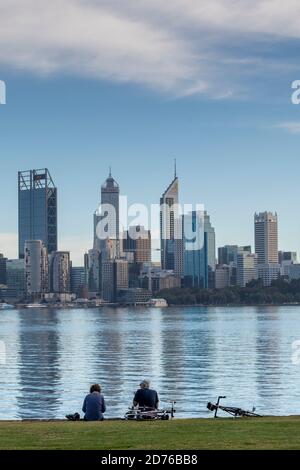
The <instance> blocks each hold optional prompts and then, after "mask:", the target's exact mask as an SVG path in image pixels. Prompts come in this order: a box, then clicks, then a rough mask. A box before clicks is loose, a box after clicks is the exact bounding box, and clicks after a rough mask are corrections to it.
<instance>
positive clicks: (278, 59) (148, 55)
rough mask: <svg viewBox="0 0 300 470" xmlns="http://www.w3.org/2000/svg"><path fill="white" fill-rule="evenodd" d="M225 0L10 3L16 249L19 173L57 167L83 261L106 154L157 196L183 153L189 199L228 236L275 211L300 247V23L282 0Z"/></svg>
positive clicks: (7, 131) (6, 41) (132, 183)
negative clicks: (299, 100) (297, 86)
mask: <svg viewBox="0 0 300 470" xmlns="http://www.w3.org/2000/svg"><path fill="white" fill-rule="evenodd" d="M38 3H39V5H40V4H41V3H43V2H42V1H40V2H38ZM228 3H232V8H231V10H230V8H229V10H230V11H227V10H228V8H224V4H226V2H223V1H221V0H220V1H217V0H216V1H215V0H213V1H212V2H211V4H210V7H207V8H204V5H205V3H204V2H196V1H194V0H186V1H185V2H181V1H179V0H174V1H173V2H166V3H165V4H164V5H159V2H156V1H152V2H148V1H147V0H145V1H143V2H132V1H130V0H128V1H125V2H123V3H120V2H118V1H115V0H112V1H111V2H109V3H108V2H106V1H99V2H96V1H87V2H85V4H84V2H82V1H80V0H77V1H73V0H71V1H69V2H67V3H65V1H64V0H61V1H58V0H55V1H54V2H53V4H52V3H51V6H49V5H48V4H47V2H44V8H43V10H42V9H41V10H39V9H38V10H36V8H35V7H36V5H37V3H36V2H35V1H33V0H24V1H23V2H21V1H19V2H18V1H15V0H13V1H10V2H8V1H6V0H2V1H1V3H0V43H1V44H2V46H1V48H0V80H5V82H6V85H7V104H6V105H5V106H2V105H1V106H0V172H1V186H0V195H1V217H0V220H1V222H0V252H4V253H5V254H6V255H8V256H10V257H13V256H16V254H17V245H16V233H17V183H16V181H17V178H16V174H17V171H18V170H26V169H30V168H43V167H45V166H46V167H48V168H49V170H50V172H51V174H52V176H53V178H54V180H55V182H56V184H57V186H58V188H59V234H60V246H59V247H60V248H61V249H68V248H69V249H71V251H72V258H73V260H74V264H80V262H81V258H82V254H83V252H84V251H85V250H87V249H89V248H90V247H91V244H92V232H93V227H92V220H93V219H92V216H93V211H94V210H95V209H96V207H97V204H98V203H99V200H100V186H101V184H102V182H103V181H104V179H105V177H106V176H107V173H108V167H109V165H111V166H112V172H113V176H114V177H115V178H116V180H117V181H118V182H119V184H120V187H121V192H122V193H123V194H125V195H127V196H128V198H129V201H130V202H133V203H135V202H138V203H145V204H151V203H158V201H159V197H160V195H161V193H162V192H163V190H164V189H165V187H166V186H167V185H168V184H169V182H170V179H171V178H172V176H173V159H174V158H176V159H177V166H178V174H179V177H180V198H181V202H183V203H204V204H205V207H206V209H207V210H208V212H209V213H210V215H211V218H212V223H213V225H214V226H215V229H216V235H217V244H218V246H220V245H223V244H226V243H234V244H235V243H238V244H248V243H253V213H254V212H255V211H263V210H271V211H275V210H276V211H277V212H278V216H279V230H280V234H279V235H280V236H279V240H280V248H281V249H290V250H295V251H299V245H300V220H299V217H298V201H299V200H300V188H299V185H298V179H299V172H300V161H299V140H300V106H295V105H293V104H292V103H291V93H292V90H291V83H292V81H293V80H296V79H299V78H300V76H299V74H298V72H297V67H298V65H299V59H298V58H297V55H296V51H297V49H298V50H299V42H300V27H299V26H298V25H297V23H296V22H295V23H294V22H293V20H292V19H291V18H290V17H289V16H285V9H283V8H282V6H281V5H280V2H277V0H273V1H271V2H270V1H269V2H268V1H261V2H255V1H254V2H251V5H254V4H255V5H256V7H257V8H258V7H259V8H260V9H261V13H262V12H263V13H264V19H261V15H258V16H257V17H256V15H255V10H254V9H253V11H252V7H249V9H248V12H247V14H246V13H245V9H243V8H242V4H243V3H245V2H239V1H238V2H231V1H230V0H228V1H227V6H228ZM287 3H290V7H291V8H292V7H293V8H294V14H295V8H297V9H299V7H298V6H297V4H296V3H295V2H293V1H291V2H287ZM124 4H126V5H127V9H126V10H125V8H124ZM270 4H272V5H271V6H272V8H271V6H270ZM249 5H250V4H249ZM24 6H26V7H27V8H26V10H24ZM63 6H65V7H66V10H67V11H66V15H67V13H68V18H67V17H66V18H65V20H64V15H58V11H59V8H62V7H63ZM201 6H202V9H201ZM213 7H214V8H213ZM253 8H254V6H253ZM192 13H193V14H192ZM299 14H300V11H299ZM293 16H294V15H293ZM296 16H297V15H296ZM298 17H299V15H298ZM21 19H22V21H21ZM164 19H165V21H163V20H164ZM15 22H18V23H16V24H15ZM245 25H247V27H246V26H245ZM16 26H18V27H16ZM84 31H86V33H84ZM78 38H79V39H80V41H79V39H78ZM120 38H121V39H120Z"/></svg>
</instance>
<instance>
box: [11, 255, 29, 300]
mask: <svg viewBox="0 0 300 470" xmlns="http://www.w3.org/2000/svg"><path fill="white" fill-rule="evenodd" d="M6 276H7V282H6V285H7V289H8V291H9V295H10V298H13V299H15V300H22V299H24V297H25V290H26V282H25V263H24V260H23V259H9V260H7V262H6Z"/></svg>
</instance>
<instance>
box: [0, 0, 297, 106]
mask: <svg viewBox="0 0 300 470" xmlns="http://www.w3.org/2000/svg"><path fill="white" fill-rule="evenodd" d="M299 15H300V4H299V2H298V1H297V0H286V1H285V2H284V3H283V2H282V0H210V1H209V2H207V0H166V1H164V2H162V1H161V0H160V1H158V0H140V1H136V0H51V2H49V1H48V0H1V2H0V44H1V48H0V64H1V65H2V66H5V65H6V66H12V67H15V68H17V69H20V70H29V71H32V72H34V73H38V74H43V75H48V74H58V73H72V74H80V75H85V76H88V77H95V78H99V79H105V80H112V81H117V82H133V83H136V84H140V85H144V86H147V87H150V88H152V89H155V90H158V91H162V92H167V93H170V94H173V95H175V96H176V95H183V96H190V95H193V94H203V93H206V94H209V95H211V96H212V97H216V96H215V95H216V93H215V90H216V88H218V86H219V84H220V78H221V79H222V92H221V93H219V94H218V93H217V95H218V96H219V97H221V98H222V97H225V98H228V97H231V96H235V95H236V94H237V93H238V92H239V89H240V87H241V86H242V82H243V80H244V79H245V76H247V75H252V76H253V74H254V71H255V69H256V67H257V73H258V74H261V73H265V71H266V69H267V67H268V62H269V66H270V67H274V61H275V62H276V57H274V55H272V57H270V58H269V60H268V58H266V49H264V53H263V52H260V47H259V45H260V44H264V46H269V45H270V44H272V43H273V41H274V40H276V41H277V45H278V42H280V41H281V40H282V39H283V38H284V39H300V25H299V21H298V18H299ZM262 55H264V59H265V60H264V62H263V67H262V65H261V58H262ZM292 78H294V77H292Z"/></svg>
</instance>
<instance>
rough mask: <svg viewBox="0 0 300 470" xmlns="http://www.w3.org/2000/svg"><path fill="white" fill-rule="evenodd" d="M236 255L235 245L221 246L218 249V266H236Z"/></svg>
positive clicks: (236, 248) (236, 247)
mask: <svg viewBox="0 0 300 470" xmlns="http://www.w3.org/2000/svg"><path fill="white" fill-rule="evenodd" d="M237 253H238V246H237V245H225V246H221V247H220V248H218V264H219V265H223V264H226V265H227V266H229V265H230V264H233V265H236V263H237Z"/></svg>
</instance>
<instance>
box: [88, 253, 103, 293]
mask: <svg viewBox="0 0 300 470" xmlns="http://www.w3.org/2000/svg"><path fill="white" fill-rule="evenodd" d="M88 273H89V274H88V287H89V291H90V292H93V293H95V294H99V293H100V292H101V254H100V251H99V250H95V249H94V250H89V252H88Z"/></svg>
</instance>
